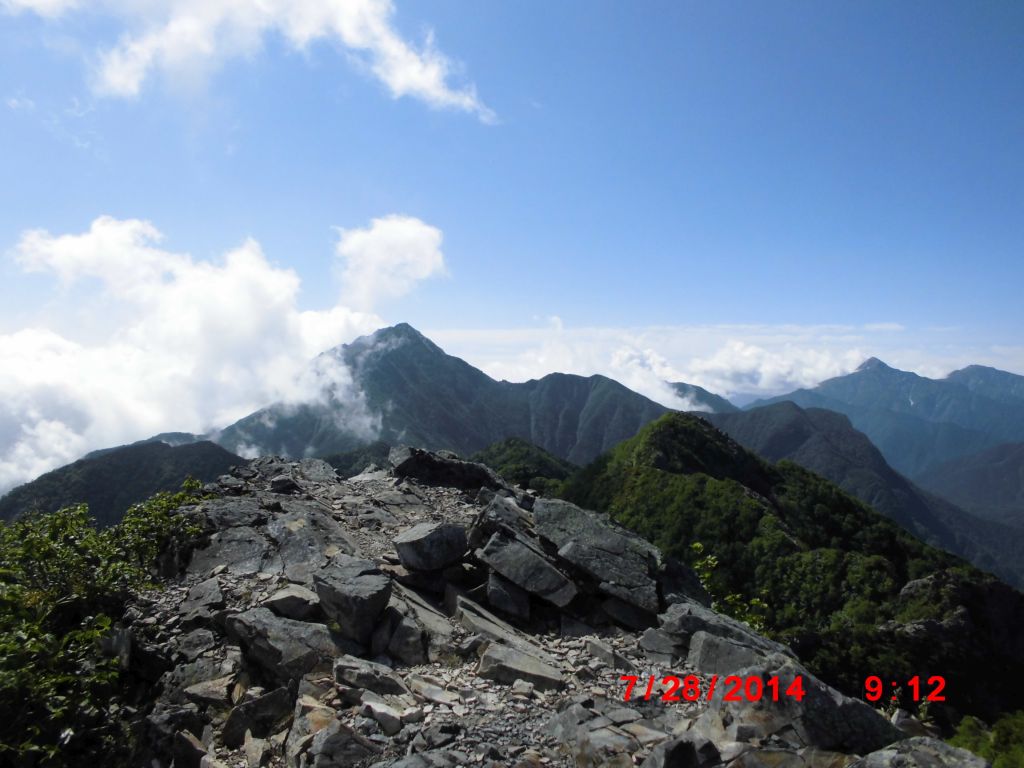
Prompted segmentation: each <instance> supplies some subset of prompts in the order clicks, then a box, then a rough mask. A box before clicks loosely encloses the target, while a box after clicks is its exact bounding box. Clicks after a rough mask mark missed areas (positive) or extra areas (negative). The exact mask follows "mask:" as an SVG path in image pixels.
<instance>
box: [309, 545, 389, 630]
mask: <svg viewBox="0 0 1024 768" xmlns="http://www.w3.org/2000/svg"><path fill="white" fill-rule="evenodd" d="M313 585H314V587H315V588H316V593H317V596H318V597H319V598H320V606H321V608H322V609H323V611H324V613H325V614H326V615H327V616H328V617H329V618H330V619H332V620H334V621H336V622H337V623H338V627H339V630H340V632H341V633H342V634H343V635H344V636H345V637H348V638H350V639H352V640H355V641H356V642H357V643H361V644H363V645H365V644H366V643H367V642H369V640H370V637H371V635H372V634H373V630H374V628H375V627H376V625H377V620H378V619H379V618H380V615H381V613H383V611H384V609H385V608H387V605H388V600H389V599H390V597H391V579H390V577H388V576H387V575H385V574H384V573H382V572H381V570H380V569H379V568H377V566H376V565H374V564H373V563H372V562H370V561H369V560H360V559H358V558H355V557H351V556H349V555H338V556H337V557H335V558H334V559H333V560H332V561H331V563H330V565H328V566H326V567H325V568H323V569H322V570H321V571H320V572H319V573H317V574H316V575H315V576H314V577H313Z"/></svg>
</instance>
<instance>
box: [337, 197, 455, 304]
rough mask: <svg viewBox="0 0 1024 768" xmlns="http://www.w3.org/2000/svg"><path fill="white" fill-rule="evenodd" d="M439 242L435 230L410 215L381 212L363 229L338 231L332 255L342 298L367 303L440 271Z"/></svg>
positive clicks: (397, 293) (395, 294) (394, 295)
mask: <svg viewBox="0 0 1024 768" xmlns="http://www.w3.org/2000/svg"><path fill="white" fill-rule="evenodd" d="M441 240H442V235H441V230H439V229H437V228H436V227H432V226H430V225H429V224H425V223H424V222H422V221H420V220H419V219H416V218H413V217H411V216H385V217H383V218H380V219H374V220H373V221H372V222H370V226H369V227H366V228H364V229H343V230H341V231H340V238H339V240H338V246H337V254H338V258H339V259H340V260H341V262H342V265H343V266H342V273H341V280H342V285H343V287H344V290H343V294H342V299H343V300H344V301H346V302H348V303H350V304H352V305H353V306H356V307H372V306H375V305H376V304H377V303H378V302H379V301H380V300H381V299H393V298H398V297H400V296H404V295H405V294H406V293H408V292H409V289H410V288H411V287H412V286H413V285H415V284H416V283H418V282H419V281H420V280H423V279H425V278H428V277H431V276H433V275H437V274H441V273H443V272H444V256H443V255H442V253H441Z"/></svg>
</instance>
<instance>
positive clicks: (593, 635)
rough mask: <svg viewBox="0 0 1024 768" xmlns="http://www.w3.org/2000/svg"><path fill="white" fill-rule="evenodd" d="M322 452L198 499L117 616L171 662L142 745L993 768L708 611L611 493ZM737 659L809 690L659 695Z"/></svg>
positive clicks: (180, 749)
mask: <svg viewBox="0 0 1024 768" xmlns="http://www.w3.org/2000/svg"><path fill="white" fill-rule="evenodd" d="M454 461H455V460H453V459H450V458H447V457H445V456H443V455H440V456H439V455H436V454H432V455H430V457H429V462H430V464H431V465H432V466H435V467H436V466H438V465H442V464H444V463H446V462H451V463H452V465H453V466H451V467H449V469H448V470H445V471H451V472H457V471H461V470H460V468H459V467H458V466H457V465H455V464H454ZM315 470H316V468H315V467H310V466H308V465H307V466H303V465H300V464H299V463H288V462H283V461H280V460H275V459H260V460H257V461H255V462H253V463H251V464H250V465H248V466H246V467H242V468H240V469H239V470H238V471H237V472H236V473H235V475H234V476H233V477H232V478H230V481H228V479H226V480H225V484H226V488H229V489H230V491H227V490H225V489H223V488H221V487H220V486H219V485H211V486H208V488H207V491H208V492H210V493H211V494H214V495H218V494H220V495H219V497H218V498H214V499H211V500H208V501H205V502H203V503H202V504H200V505H199V506H197V507H195V508H193V509H191V510H189V511H188V512H186V514H189V515H191V516H192V517H193V518H194V519H195V520H196V521H197V522H199V523H201V524H202V527H203V529H204V534H203V536H202V538H201V539H200V540H199V541H197V542H194V544H195V546H194V549H193V550H192V552H191V555H190V557H189V558H188V562H186V563H184V564H183V569H182V570H181V572H180V573H179V574H177V575H176V576H174V577H173V578H172V579H170V580H169V581H168V583H167V585H166V588H165V589H164V590H163V591H161V592H157V593H150V594H148V595H146V596H140V597H139V598H138V599H137V600H136V601H135V603H134V604H133V605H132V606H131V607H130V608H129V609H128V611H127V613H126V615H125V617H124V620H123V625H124V631H123V633H122V634H121V635H119V637H121V638H122V640H123V641H124V642H123V644H122V650H125V649H127V650H125V653H126V654H127V655H128V662H127V663H128V665H129V668H130V672H129V674H130V675H135V676H136V677H137V679H138V680H139V681H140V684H142V681H145V680H149V681H156V680H158V684H157V685H155V686H152V684H151V683H150V685H151V687H150V688H149V689H148V690H150V691H151V692H152V693H151V695H150V697H149V699H147V701H146V702H145V704H144V705H143V706H142V707H141V708H140V714H139V715H138V719H139V726H140V728H141V730H142V732H143V733H144V736H145V739H144V741H145V750H144V754H141V755H140V756H139V758H140V761H142V762H146V764H154V765H160V766H169V765H170V762H171V758H172V757H173V758H174V759H175V760H176V762H175V765H199V764H200V762H201V761H205V762H203V764H204V765H209V766H213V767H214V768H218V767H220V768H223V767H224V766H228V765H238V764H241V765H258V766H290V767H301V766H319V767H320V768H329V767H331V766H339V767H340V766H371V765H372V766H378V767H379V768H385V767H394V766H410V767H411V766H462V765H467V764H480V765H485V766H489V767H490V768H497V766H506V765H515V766H521V767H522V768H526V767H527V766H535V765H539V764H550V765H567V764H592V765H612V766H618V765H622V766H626V765H635V764H640V763H642V764H643V765H647V766H669V765H683V764H685V765H693V766H699V765H705V764H706V765H709V766H710V765H713V764H717V763H719V762H723V761H726V760H739V761H743V763H742V764H744V765H746V764H749V765H751V766H755V765H757V766H760V765H772V766H777V765H780V764H786V765H789V764H792V765H794V766H804V767H809V766H816V765H819V764H821V765H825V764H826V763H827V764H828V765H829V766H836V767H837V768H838V767H839V766H847V765H848V764H849V763H851V762H853V761H854V760H856V759H858V756H860V755H866V757H864V758H863V760H864V761H865V763H866V764H869V765H871V766H881V765H889V764H893V765H896V764H902V763H900V760H903V759H908V760H910V761H912V762H913V761H917V763H913V764H918V763H920V764H921V765H922V766H923V765H925V764H927V765H929V766H932V765H945V764H948V765H958V766H959V765H960V764H961V763H962V764H963V765H964V768H980V767H978V766H976V765H975V764H973V763H970V757H969V756H968V757H965V755H964V754H961V753H958V752H955V751H949V750H943V749H942V748H941V745H940V746H936V745H935V744H934V743H932V742H931V741H930V740H927V739H925V740H919V741H915V742H914V743H913V744H911V745H910V746H908V747H903V746H901V745H900V744H897V745H896V746H894V747H892V746H890V744H892V743H893V742H898V741H899V740H900V739H902V738H904V736H905V734H903V733H902V732H900V731H898V730H897V729H896V728H895V727H894V726H892V725H891V724H890V723H889V722H888V721H887V720H886V719H884V718H883V717H881V716H880V715H879V714H878V713H876V712H875V711H874V710H872V709H870V708H869V707H867V706H865V705H864V704H863V703H861V702H857V701H853V700H851V699H849V698H847V697H845V696H843V695H841V694H840V693H838V692H837V691H835V690H833V689H831V688H829V687H828V686H826V685H825V684H824V683H822V682H821V681H819V680H817V679H815V678H814V677H813V676H812V675H810V673H808V672H807V671H806V670H805V669H804V668H803V667H802V666H801V665H800V664H799V662H798V661H797V660H796V659H795V658H794V657H793V655H792V653H791V652H790V651H789V650H788V649H787V648H785V647H784V646H781V645H779V644H778V643H774V642H772V641H770V640H768V639H767V638H764V637H762V636H760V635H758V634H757V633H755V632H753V631H752V630H750V628H749V627H747V626H746V625H743V624H740V623H739V622H736V621H734V620H732V619H728V618H726V617H723V616H721V615H719V614H717V613H715V612H714V611H712V610H711V609H710V608H708V607H707V605H706V603H707V597H706V595H705V594H704V593H703V591H702V590H701V589H700V587H699V583H698V582H697V580H696V577H695V576H694V575H693V574H692V573H691V572H689V570H688V569H687V568H686V567H685V566H683V565H681V564H679V563H675V562H673V561H671V560H667V559H666V558H664V557H663V556H662V554H661V553H660V552H659V551H658V549H657V548H655V547H653V546H652V545H650V544H648V543H647V542H645V541H643V540H642V539H640V538H638V537H637V536H635V535H634V534H632V533H630V532H628V531H626V530H624V529H622V528H620V527H619V526H617V525H615V524H614V523H612V522H610V521H609V520H608V518H607V517H605V516H603V515H599V514H597V513H594V512H589V511H587V510H584V509H581V508H579V507H576V506H573V505H571V504H567V503H564V502H553V501H544V500H538V501H536V503H533V499H532V498H527V497H524V496H522V495H519V496H516V495H515V494H514V493H513V492H512V491H511V489H508V488H507V487H505V486H504V484H503V483H501V482H500V480H499V482H498V484H497V487H494V485H493V484H492V485H490V486H486V487H485V490H484V491H481V490H480V489H473V490H467V489H464V488H454V487H449V486H443V485H437V484H433V483H431V484H423V483H421V482H419V481H417V480H414V479H411V478H410V477H409V476H408V475H405V476H398V475H396V474H395V473H393V472H391V471H380V472H374V473H371V474H367V475H364V476H360V477H357V478H353V479H352V480H349V481H339V480H338V479H337V478H336V477H335V476H333V475H332V474H331V473H328V472H317V471H315ZM282 477H284V478H286V479H287V480H289V482H287V483H286V482H283V481H282V480H281V478H282ZM272 488H276V489H278V491H277V492H275V491H273V490H271V489H272ZM531 507H532V509H530V508H531ZM687 584H690V585H696V586H695V587H694V588H693V589H690V588H688V587H687ZM624 673H626V674H633V675H636V676H637V678H638V682H637V686H636V691H635V693H634V694H633V695H632V696H631V698H630V699H629V700H628V701H626V700H624V694H625V686H626V683H625V682H624V681H623V680H622V678H621V676H622V674H624ZM734 673H735V674H741V675H744V676H760V677H762V678H767V677H770V676H778V677H780V679H784V680H786V681H792V680H793V679H794V678H795V677H796V676H800V677H802V678H803V681H804V683H803V685H804V688H805V689H806V691H807V695H806V697H805V698H804V699H803V700H802V701H795V700H793V699H792V698H788V699H784V700H782V701H779V702H765V701H761V702H758V703H756V704H753V703H740V704H737V703H734V702H726V701H724V699H723V697H722V694H721V690H722V689H721V687H720V688H719V689H718V693H716V694H715V695H714V696H710V697H709V696H707V695H703V696H701V697H699V698H698V699H697V700H695V701H676V702H670V701H666V700H663V698H662V695H663V694H664V693H665V692H666V691H667V690H669V687H668V686H666V685H665V684H664V683H663V682H662V679H663V678H664V677H665V676H666V675H670V674H671V675H676V676H679V677H684V676H686V675H693V676H694V677H695V678H696V679H697V680H699V682H700V684H701V686H702V690H704V691H705V692H707V691H708V690H709V686H710V684H711V678H712V676H713V675H719V676H721V675H726V674H734ZM650 676H653V677H654V682H653V683H652V684H651V686H650V689H649V691H648V693H647V695H646V696H645V695H644V691H645V690H647V689H648V680H649V679H650ZM882 749H887V750H888V751H883V752H878V751H877V750H882ZM823 755H824V756H826V757H827V759H826V757H823ZM153 760H155V761H156V762H155V763H151V761H153ZM587 761H590V762H589V763H588V762H587ZM680 761H682V762H680Z"/></svg>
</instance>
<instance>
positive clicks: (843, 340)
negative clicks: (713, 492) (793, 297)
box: [425, 318, 1024, 409]
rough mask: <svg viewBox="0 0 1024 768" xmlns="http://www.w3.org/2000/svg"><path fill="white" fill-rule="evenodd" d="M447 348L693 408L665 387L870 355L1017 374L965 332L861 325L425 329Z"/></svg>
mask: <svg viewBox="0 0 1024 768" xmlns="http://www.w3.org/2000/svg"><path fill="white" fill-rule="evenodd" d="M425 332H426V333H427V335H428V336H430V337H431V338H432V339H433V340H434V341H436V342H437V343H438V344H440V345H441V346H442V347H443V348H444V349H445V350H446V351H447V352H449V353H450V354H453V355H457V356H459V357H462V358H464V359H466V360H467V361H468V362H470V363H472V364H473V365H475V366H477V367H479V368H481V369H482V370H484V371H485V372H486V373H488V374H489V375H490V376H492V377H494V378H496V379H507V380H509V381H526V380H528V379H533V378H539V377H541V376H544V375H545V374H547V373H551V372H552V371H562V372H564V373H576V374H579V375H583V376H589V375H592V374H603V375H605V376H608V377H610V378H613V379H616V380H617V381H620V382H622V383H623V384H625V385H626V386H628V387H630V388H631V389H633V390H635V391H637V392H640V393H641V394H644V395H646V396H647V397H649V398H651V399H652V400H655V401H657V402H660V403H662V404H664V405H667V406H669V407H672V408H686V409H689V408H692V403H685V402H683V401H681V400H680V398H679V397H678V396H677V395H676V394H675V393H674V392H672V391H671V390H670V389H669V388H668V387H666V386H665V382H666V381H684V382H687V383H689V384H696V385H698V386H702V387H704V388H706V389H708V390H710V391H711V392H713V393H715V394H719V395H723V396H725V397H729V398H736V399H737V400H739V401H740V402H747V401H749V400H750V399H752V398H754V397H767V396H771V395H776V394H782V393H784V392H790V391H792V390H794V389H798V388H800V387H813V386H815V385H816V384H818V383H820V382H821V381H824V380H825V379H828V378H831V377H833V376H840V375H843V374H845V373H849V372H850V371H852V370H854V369H855V368H856V367H857V366H858V365H859V364H860V363H862V362H864V360H865V359H867V358H868V357H871V356H877V357H880V358H882V359H883V360H885V361H886V362H888V363H889V364H891V365H894V366H896V367H898V368H902V369H904V370H910V371H914V372H916V373H919V374H921V375H923V376H930V377H933V378H939V377H942V376H945V375H946V374H947V373H949V372H950V371H952V370H954V369H955V368H960V367H963V366H965V365H969V364H971V363H981V364H984V365H992V366H995V367H997V368H1002V369H1004V370H1009V371H1021V372H1024V348H1019V347H992V348H991V349H987V350H986V349H984V348H979V346H978V345H977V340H976V339H975V338H973V337H972V336H971V334H969V333H964V334H960V333H958V332H956V331H955V330H951V329H928V328H921V329H914V328H906V327H904V326H902V325H899V324H897V323H891V322H878V323H868V324H864V325H825V324H821V325H781V324H776V325H771V324H763V325H728V324H720V325H710V324H709V325H699V324H692V325H672V326H647V327H635V328H613V327H579V328H569V327H565V325H564V324H563V323H562V321H561V320H559V319H558V318H552V319H550V320H549V321H548V322H547V323H546V324H543V325H540V326H534V327H525V328H515V329H489V330H434V331H431V330H429V329H428V330H426V331H425Z"/></svg>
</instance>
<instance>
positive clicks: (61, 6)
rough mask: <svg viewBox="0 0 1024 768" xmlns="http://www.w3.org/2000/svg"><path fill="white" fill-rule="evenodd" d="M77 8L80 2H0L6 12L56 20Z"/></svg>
mask: <svg viewBox="0 0 1024 768" xmlns="http://www.w3.org/2000/svg"><path fill="white" fill-rule="evenodd" d="M77 6H78V0H0V8H3V9H4V10H5V11H9V12H11V13H19V12H21V11H31V12H32V13H35V14H38V15H39V16H43V17H44V18H56V17H57V16H60V15H61V14H63V13H66V12H67V11H69V10H71V9H72V8H75V7H77Z"/></svg>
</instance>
